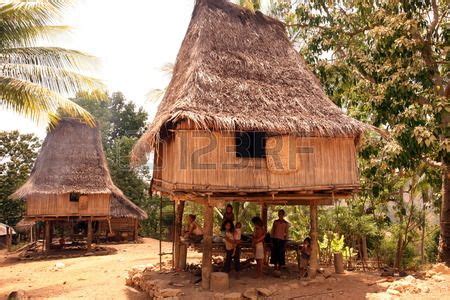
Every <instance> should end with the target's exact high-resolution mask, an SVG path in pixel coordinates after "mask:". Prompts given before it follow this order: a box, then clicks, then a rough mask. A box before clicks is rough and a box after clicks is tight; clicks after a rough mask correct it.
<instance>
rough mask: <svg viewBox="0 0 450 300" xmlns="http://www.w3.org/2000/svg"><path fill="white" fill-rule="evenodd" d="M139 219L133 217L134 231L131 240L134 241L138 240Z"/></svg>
mask: <svg viewBox="0 0 450 300" xmlns="http://www.w3.org/2000/svg"><path fill="white" fill-rule="evenodd" d="M138 225H139V220H138V219H134V232H133V240H134V241H135V242H136V241H137V240H138V230H139V226H138Z"/></svg>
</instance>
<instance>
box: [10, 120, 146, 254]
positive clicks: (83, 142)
mask: <svg viewBox="0 0 450 300" xmlns="http://www.w3.org/2000/svg"><path fill="white" fill-rule="evenodd" d="M11 198H15V199H19V198H21V199H25V202H26V212H25V217H26V219H27V220H32V221H44V222H45V243H44V244H45V246H44V249H46V250H48V249H49V248H50V245H51V240H52V230H51V229H52V223H54V224H56V223H58V224H61V223H64V222H66V223H77V222H78V223H79V222H82V223H84V224H86V223H87V245H88V248H90V246H91V242H92V239H93V237H94V235H95V234H100V233H101V231H102V228H103V229H104V230H103V232H104V233H105V234H109V235H111V234H114V233H115V234H121V233H123V232H127V234H128V235H130V236H133V237H134V238H136V236H137V227H138V220H141V219H144V218H146V217H147V215H146V213H145V212H144V211H143V210H142V209H140V208H139V207H138V206H136V205H135V204H134V203H133V202H131V201H130V200H129V199H127V197H125V195H124V194H123V193H122V191H121V190H120V189H119V188H117V187H116V186H115V185H114V183H113V182H112V180H111V176H110V174H109V170H108V165H107V162H106V158H105V154H104V152H103V148H102V144H101V137H100V132H99V130H98V128H92V127H89V126H88V125H86V124H84V123H81V122H80V121H78V120H75V119H69V118H66V119H62V120H61V121H60V122H59V123H58V125H57V126H56V127H55V128H54V129H52V130H51V131H50V132H49V133H48V134H47V137H46V138H45V141H44V143H43V145H42V149H41V151H40V153H39V155H38V157H37V159H36V162H35V165H34V168H33V170H32V172H31V175H30V178H29V179H28V180H27V181H26V183H25V184H24V185H23V186H22V187H20V188H19V189H18V190H17V191H16V192H15V193H14V194H13V195H11ZM93 223H94V226H93ZM93 227H95V228H93Z"/></svg>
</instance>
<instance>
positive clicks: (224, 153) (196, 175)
mask: <svg viewBox="0 0 450 300" xmlns="http://www.w3.org/2000/svg"><path fill="white" fill-rule="evenodd" d="M270 139H272V141H271V142H269V141H268V143H267V146H266V150H267V153H268V154H269V155H268V157H266V158H238V157H236V153H235V143H236V142H235V134H234V132H216V131H214V132H208V131H195V130H187V129H178V130H175V131H174V132H173V134H171V135H170V136H169V137H168V138H167V139H166V140H165V143H164V144H163V145H161V146H160V148H159V151H158V159H157V160H155V162H157V163H158V166H157V170H156V171H155V173H154V175H155V178H156V179H160V183H159V184H160V185H162V187H165V188H167V189H174V186H175V189H183V188H184V187H186V188H191V187H195V186H197V187H202V188H203V189H207V190H212V191H213V190H216V189H227V188H230V189H236V188H237V189H241V190H242V191H245V190H267V189H281V190H283V189H291V190H292V189H296V188H297V187H299V188H300V189H301V188H304V189H308V187H320V186H352V185H353V186H354V185H358V184H359V181H358V170H357V164H356V146H355V142H354V139H353V138H325V137H324V138H322V137H308V138H304V137H288V136H284V137H274V138H269V140H270ZM274 139H275V141H274ZM277 139H278V141H277ZM279 140H283V141H282V143H281V144H280V143H278V142H279ZM273 145H275V148H278V149H275V150H276V151H272V150H273V149H272V150H271V149H269V146H273ZM280 145H281V146H280ZM280 147H281V148H280ZM271 151H272V152H275V153H276V154H274V155H271V154H270V153H271ZM277 155H278V156H277ZM274 162H275V163H277V162H278V165H279V166H281V168H278V169H277V168H274ZM275 165H276V164H275ZM268 166H269V167H268ZM157 181H158V180H157Z"/></svg>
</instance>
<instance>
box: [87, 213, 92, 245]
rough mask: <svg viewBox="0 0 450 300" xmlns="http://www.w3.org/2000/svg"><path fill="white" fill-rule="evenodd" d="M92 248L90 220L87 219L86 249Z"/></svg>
mask: <svg viewBox="0 0 450 300" xmlns="http://www.w3.org/2000/svg"><path fill="white" fill-rule="evenodd" d="M91 248H92V220H89V221H88V232H87V249H88V250H91Z"/></svg>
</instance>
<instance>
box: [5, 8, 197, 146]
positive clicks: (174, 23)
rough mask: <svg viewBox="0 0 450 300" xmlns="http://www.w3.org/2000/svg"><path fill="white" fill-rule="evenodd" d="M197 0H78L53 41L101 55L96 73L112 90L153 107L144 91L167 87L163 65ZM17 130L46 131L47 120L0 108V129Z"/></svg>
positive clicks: (174, 49)
mask: <svg viewBox="0 0 450 300" xmlns="http://www.w3.org/2000/svg"><path fill="white" fill-rule="evenodd" d="M194 2H195V1H194V0H127V1H119V0H78V1H77V2H76V3H75V4H74V6H73V7H71V8H69V9H67V11H66V12H65V14H64V18H63V20H62V21H61V22H60V23H61V24H65V25H69V26H71V27H72V29H71V32H70V33H69V34H68V35H65V36H64V38H63V39H62V38H58V39H57V40H55V41H52V45H53V46H62V47H66V48H71V49H76V50H81V51H84V52H87V53H89V54H92V55H94V56H96V57H98V58H99V60H100V66H99V68H98V70H96V74H95V75H96V77H97V78H100V79H102V80H103V81H104V83H105V84H106V85H107V88H108V91H109V92H114V91H121V92H123V93H124V95H125V96H126V98H127V99H128V100H130V101H133V102H135V103H136V104H137V105H138V106H144V108H145V109H146V110H147V111H148V112H149V113H150V119H151V118H152V115H153V114H154V112H155V110H156V104H155V103H149V102H148V101H147V99H146V94H147V93H148V92H149V91H151V90H152V89H155V88H164V87H165V86H166V85H167V84H168V82H169V80H170V77H169V76H168V75H167V74H166V73H165V72H163V71H162V70H161V68H162V67H163V66H164V65H165V64H167V63H174V62H175V59H176V55H177V53H178V50H179V48H180V45H181V42H182V40H183V37H184V35H185V33H186V29H187V27H188V25H189V21H190V17H191V14H192V10H193V7H194ZM15 129H17V130H19V131H21V132H23V133H35V134H37V135H38V136H39V137H41V138H43V137H44V136H45V129H46V124H45V122H42V123H36V122H35V121H32V120H30V119H27V118H24V117H22V116H20V115H17V114H16V113H14V112H11V111H8V110H5V109H4V108H0V130H15Z"/></svg>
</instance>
